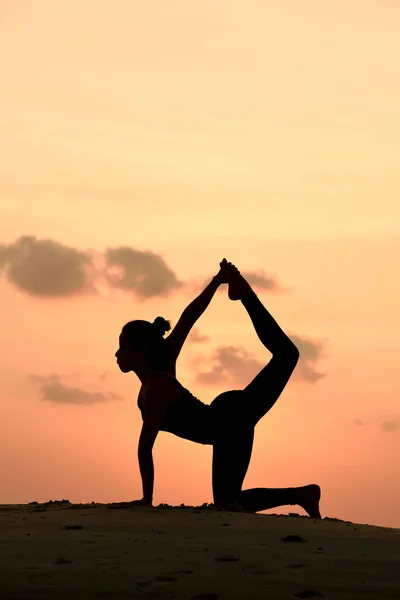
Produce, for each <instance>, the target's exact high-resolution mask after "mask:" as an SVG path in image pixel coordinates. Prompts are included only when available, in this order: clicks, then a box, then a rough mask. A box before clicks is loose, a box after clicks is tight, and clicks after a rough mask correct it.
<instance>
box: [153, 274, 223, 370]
mask: <svg viewBox="0 0 400 600" xmlns="http://www.w3.org/2000/svg"><path fill="white" fill-rule="evenodd" d="M221 283H225V280H224V277H223V274H222V273H221V271H220V272H219V273H218V274H217V275H215V276H214V277H213V278H212V280H211V281H210V283H209V284H208V285H207V287H206V288H205V289H204V290H203V291H202V292H201V294H199V295H198V296H197V298H195V299H194V300H193V301H192V302H191V303H190V304H189V305H188V306H187V307H186V308H185V310H184V311H183V313H182V314H181V316H180V319H179V321H178V322H177V324H176V325H175V327H174V329H173V330H172V331H171V333H170V334H169V336H168V337H167V338H166V339H165V343H166V344H167V348H168V351H169V354H170V357H171V361H172V362H173V363H174V364H175V362H176V360H177V358H178V356H179V353H180V351H181V349H182V346H183V344H184V343H185V340H186V338H187V336H188V335H189V333H190V330H191V329H192V327H193V325H194V324H195V323H196V321H197V320H198V319H199V318H200V317H201V315H202V314H203V312H204V311H205V310H206V308H207V306H208V305H209V304H210V302H211V300H212V298H213V296H214V294H215V292H216V291H217V289H218V288H219V286H220V285H221Z"/></svg>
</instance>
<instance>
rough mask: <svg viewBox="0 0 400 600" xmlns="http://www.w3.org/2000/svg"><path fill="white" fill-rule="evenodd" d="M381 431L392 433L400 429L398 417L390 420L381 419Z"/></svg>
mask: <svg viewBox="0 0 400 600" xmlns="http://www.w3.org/2000/svg"><path fill="white" fill-rule="evenodd" d="M381 429H382V431H385V432H386V433H392V432H393V431H397V430H400V419H392V420H391V421H383V423H381Z"/></svg>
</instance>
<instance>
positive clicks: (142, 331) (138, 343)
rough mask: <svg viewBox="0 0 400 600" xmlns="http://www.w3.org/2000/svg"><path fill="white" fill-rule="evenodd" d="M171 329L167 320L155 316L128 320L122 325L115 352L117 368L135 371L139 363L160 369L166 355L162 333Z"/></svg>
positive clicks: (126, 371) (164, 362)
mask: <svg viewBox="0 0 400 600" xmlns="http://www.w3.org/2000/svg"><path fill="white" fill-rule="evenodd" d="M170 329H171V325H170V323H169V321H166V320H165V319H164V318H163V317H157V318H156V319H154V321H153V323H150V322H149V321H141V320H137V321H129V323H126V325H124V326H123V328H122V331H121V334H120V336H119V348H118V350H117V352H116V353H115V356H116V358H117V363H118V366H119V368H120V369H121V371H122V372H123V373H128V372H129V371H135V370H136V369H135V368H136V367H137V366H139V367H140V365H144V364H145V365H147V366H150V367H151V368H154V369H162V368H163V367H164V366H165V364H166V362H167V356H166V351H165V347H164V344H165V339H164V334H165V333H166V332H167V331H169V330H170Z"/></svg>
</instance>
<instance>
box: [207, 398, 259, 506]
mask: <svg viewBox="0 0 400 600" xmlns="http://www.w3.org/2000/svg"><path fill="white" fill-rule="evenodd" d="M244 401H245V398H244V394H243V391H242V390H232V391H229V392H224V393H222V394H220V395H219V396H217V398H215V400H213V402H212V403H211V408H212V411H213V427H214V431H213V438H214V443H213V463H212V486H213V495H214V502H233V501H235V500H237V497H238V495H239V494H240V491H241V489H242V485H243V481H244V478H245V476H246V473H247V469H248V466H249V463H250V458H251V453H252V449H253V440H254V427H253V426H252V424H251V419H250V418H247V417H246V412H245V410H244Z"/></svg>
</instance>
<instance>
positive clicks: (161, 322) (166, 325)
mask: <svg viewBox="0 0 400 600" xmlns="http://www.w3.org/2000/svg"><path fill="white" fill-rule="evenodd" d="M153 327H154V329H156V331H157V333H160V335H161V336H163V335H164V334H165V332H166V331H169V330H170V329H171V324H170V322H169V321H166V320H165V319H164V318H163V317H156V318H155V319H154V321H153Z"/></svg>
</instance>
